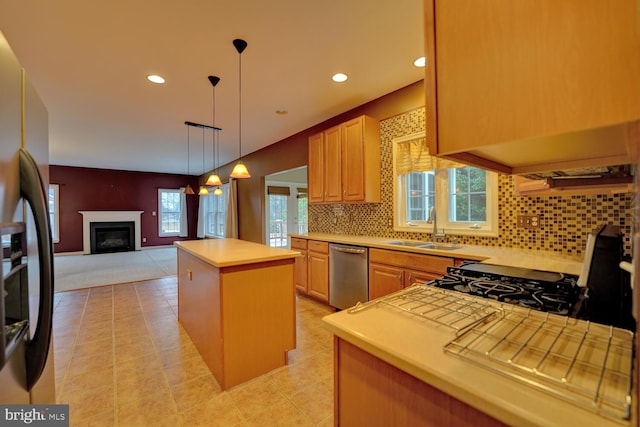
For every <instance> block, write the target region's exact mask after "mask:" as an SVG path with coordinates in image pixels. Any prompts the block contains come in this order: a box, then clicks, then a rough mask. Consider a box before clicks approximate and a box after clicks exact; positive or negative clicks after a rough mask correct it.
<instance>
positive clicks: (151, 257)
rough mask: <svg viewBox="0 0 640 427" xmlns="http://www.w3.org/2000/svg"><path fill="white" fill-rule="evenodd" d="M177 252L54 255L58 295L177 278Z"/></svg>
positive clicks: (155, 250) (146, 250)
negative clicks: (78, 290) (117, 284)
mask: <svg viewBox="0 0 640 427" xmlns="http://www.w3.org/2000/svg"><path fill="white" fill-rule="evenodd" d="M176 251H177V249H176V248H175V247H173V246H171V247H162V248H150V249H143V250H140V251H133V252H116V253H110V254H91V255H58V256H55V257H54V259H53V264H54V270H53V271H54V277H55V292H61V291H69V290H72V289H82V288H90V287H94V286H102V285H113V284H116V283H129V282H137V281H141V280H151V279H159V278H162V277H166V276H175V275H176V274H177V263H178V261H177V252H176Z"/></svg>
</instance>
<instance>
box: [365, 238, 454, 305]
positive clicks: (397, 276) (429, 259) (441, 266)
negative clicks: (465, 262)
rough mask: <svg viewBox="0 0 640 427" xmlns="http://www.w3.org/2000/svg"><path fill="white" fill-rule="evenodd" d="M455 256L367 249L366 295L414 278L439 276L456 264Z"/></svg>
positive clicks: (403, 284) (378, 293) (372, 295)
mask: <svg viewBox="0 0 640 427" xmlns="http://www.w3.org/2000/svg"><path fill="white" fill-rule="evenodd" d="M457 264H459V261H457V260H456V259H454V258H448V257H440V256H433V255H422V254H416V253H410V252H401V251H389V250H385V249H377V248H371V249H370V250H369V299H370V300H372V299H375V298H379V297H382V296H384V295H387V294H390V293H392V292H396V291H399V290H401V289H403V288H405V287H407V286H411V285H412V284H414V283H416V282H428V281H430V280H433V279H437V278H438V277H442V276H443V275H444V274H446V272H447V267H450V266H453V265H457Z"/></svg>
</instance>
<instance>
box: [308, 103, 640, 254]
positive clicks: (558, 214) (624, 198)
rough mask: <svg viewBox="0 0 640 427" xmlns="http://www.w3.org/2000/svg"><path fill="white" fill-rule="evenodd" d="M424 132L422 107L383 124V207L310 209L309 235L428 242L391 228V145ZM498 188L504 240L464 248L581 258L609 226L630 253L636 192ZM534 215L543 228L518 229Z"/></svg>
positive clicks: (506, 182) (468, 240)
mask: <svg viewBox="0 0 640 427" xmlns="http://www.w3.org/2000/svg"><path fill="white" fill-rule="evenodd" d="M424 130H425V111H424V108H419V109H416V110H413V111H409V112H407V113H405V114H401V115H398V116H395V117H391V118H389V119H386V120H383V121H381V122H380V144H381V157H382V165H383V168H382V171H381V174H382V176H381V181H382V184H381V185H382V188H381V191H382V194H381V203H375V204H374V203H367V204H335V205H309V231H310V232H320V233H344V234H350V235H362V236H379V237H388V238H394V239H417V240H427V239H429V238H430V234H429V233H410V232H395V231H394V230H393V225H392V224H393V200H392V183H393V179H392V153H391V141H392V140H393V139H394V138H398V137H401V136H404V135H410V134H414V133H417V132H421V131H424ZM498 186H499V198H498V205H499V232H500V235H499V236H498V237H474V236H457V237H458V239H459V242H460V243H461V244H467V245H484V246H500V247H506V248H518V249H532V250H542V251H552V252H558V253H560V254H563V255H569V256H576V257H580V256H581V255H582V254H583V252H584V248H585V245H586V240H587V234H588V233H589V232H590V231H592V230H593V229H594V228H596V227H597V226H598V225H600V224H605V223H608V224H614V225H619V226H620V227H621V228H622V230H623V233H624V236H625V253H626V254H628V255H630V254H631V240H630V236H631V231H632V227H633V219H632V214H633V193H620V194H609V193H603V194H593V195H553V196H516V195H515V194H514V183H513V177H511V176H507V175H500V176H499V181H498ZM532 214H535V215H538V216H539V217H540V228H539V229H524V228H517V227H516V219H517V216H518V215H532ZM450 237H451V236H448V238H450Z"/></svg>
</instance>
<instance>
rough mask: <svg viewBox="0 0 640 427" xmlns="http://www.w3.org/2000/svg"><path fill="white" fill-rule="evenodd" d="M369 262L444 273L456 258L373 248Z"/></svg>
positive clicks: (370, 251)
mask: <svg viewBox="0 0 640 427" xmlns="http://www.w3.org/2000/svg"><path fill="white" fill-rule="evenodd" d="M369 262H377V263H381V264H387V265H395V266H398V267H403V268H410V269H415V270H420V271H429V272H433V273H440V274H442V275H444V274H445V273H446V272H447V267H451V266H453V265H454V259H453V258H448V257H441V256H434V255H421V254H416V253H410V252H400V251H388V250H384V249H377V248H371V249H370V250H369Z"/></svg>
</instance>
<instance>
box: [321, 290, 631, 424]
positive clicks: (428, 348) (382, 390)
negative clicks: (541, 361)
mask: <svg viewBox="0 0 640 427" xmlns="http://www.w3.org/2000/svg"><path fill="white" fill-rule="evenodd" d="M418 289H421V291H420V292H422V290H424V291H425V292H430V293H439V294H441V296H442V295H444V297H442V298H449V299H450V300H451V301H453V303H452V304H457V303H459V301H460V300H461V299H465V298H468V299H469V301H470V302H471V303H473V304H477V305H482V309H483V310H484V309H486V310H488V311H487V312H491V313H494V311H493V310H497V311H496V312H499V311H500V309H501V306H500V305H499V304H498V303H495V302H493V301H488V300H486V299H482V298H476V297H472V296H468V297H464V296H460V294H459V293H455V295H454V293H453V292H451V291H446V290H438V289H434V288H432V287H430V286H420V285H417V286H414V287H412V288H409V289H405V290H404V291H402V292H398V293H396V294H392V295H389V296H387V297H385V298H381V299H378V300H374V301H373V302H370V303H368V304H366V305H364V307H365V308H364V309H363V308H362V306H361V307H359V308H358V309H356V310H355V312H353V310H344V311H341V312H339V313H335V314H331V315H329V316H326V317H325V318H324V319H323V320H324V322H325V326H326V327H327V328H328V329H329V330H330V331H331V332H332V333H333V334H334V355H335V356H334V370H335V385H334V390H335V391H334V393H335V399H334V400H335V412H334V419H335V420H336V425H371V426H376V425H377V426H384V425H396V426H412V425H434V426H435V425H437V426H456V427H458V426H502V425H514V426H540V427H541V426H545V427H548V426H558V427H560V426H581V427H587V426H594V427H595V426H598V427H602V426H621V425H623V426H632V425H635V422H636V420H635V417H636V414H635V409H634V408H635V402H632V401H631V398H630V397H629V399H628V400H626V399H624V397H625V396H626V395H627V391H628V390H627V386H628V389H629V390H630V389H631V387H630V382H631V381H632V380H631V366H630V365H631V360H632V356H631V353H632V350H631V348H632V344H631V342H632V341H633V338H632V337H629V335H628V334H627V335H626V337H625V340H626V341H625V343H626V344H625V346H626V347H625V348H626V349H627V351H626V352H625V351H620V352H619V353H620V354H610V356H611V360H610V361H609V362H607V364H609V365H615V367H616V369H621V371H624V372H625V375H620V376H617V377H616V378H615V382H618V383H622V384H621V388H622V389H623V393H622V397H623V398H622V399H619V400H621V401H622V405H621V406H622V409H620V408H617V407H616V408H615V409H616V411H618V410H620V412H616V416H614V417H610V416H606V417H605V416H603V415H602V414H603V411H602V410H600V408H598V410H596V409H594V408H591V407H590V405H589V404H587V405H586V406H582V405H577V404H575V403H574V402H569V401H568V400H567V399H573V398H576V397H578V396H576V395H575V393H574V392H573V391H572V390H571V389H570V388H569V387H567V388H564V387H563V385H562V384H560V393H559V394H557V395H554V394H552V393H549V392H548V391H543V390H542V389H540V388H538V387H536V386H534V385H532V383H531V382H527V381H521V380H518V379H515V378H513V377H510V376H507V375H504V373H502V374H501V373H499V372H498V371H500V370H501V369H502V370H504V371H505V372H509V371H508V368H505V365H504V364H503V365H498V366H497V369H490V367H491V365H490V364H489V365H487V366H481V365H480V364H478V363H474V361H471V360H468V359H465V358H464V357H461V356H460V355H459V354H455V353H451V352H448V351H445V347H447V348H449V349H451V348H452V347H451V346H450V345H449V344H450V343H451V342H453V341H457V340H459V341H463V342H464V340H463V339H462V338H459V337H465V336H468V335H469V334H467V333H466V332H465V331H469V330H472V331H473V333H474V334H475V330H476V329H481V328H480V326H477V325H480V324H484V323H486V324H487V325H490V326H486V328H496V329H499V328H500V327H499V326H494V325H497V324H499V323H498V322H504V321H505V320H504V319H505V318H506V317H505V318H502V317H500V316H495V317H493V315H491V316H492V317H487V319H489V320H487V321H483V322H480V323H473V322H475V321H472V322H471V323H470V324H471V326H465V328H463V330H462V331H456V330H454V329H452V328H451V327H450V326H449V325H446V324H444V323H442V322H440V323H438V322H436V321H434V320H433V319H435V318H438V319H442V318H444V317H443V316H441V315H440V312H439V311H434V313H435V315H434V316H432V318H431V319H428V318H426V317H428V316H422V313H428V312H431V311H432V307H433V306H431V307H427V308H424V307H425V305H424V304H423V303H424V302H425V301H427V297H426V296H425V295H420V298H419V299H418V301H419V302H420V305H419V307H420V314H421V315H419V316H417V315H416V314H415V313H416V311H415V310H413V312H412V309H411V306H410V303H408V302H407V301H408V300H410V299H411V298H410V296H409V294H410V293H412V292H418V291H417V290H418ZM393 298H396V299H397V301H396V302H397V303H398V304H397V305H393V304H389V301H391V300H392V299H393ZM382 300H384V302H381V301H382ZM442 300H443V299H441V298H440V296H439V297H438V298H436V299H435V301H437V305H438V307H444V305H441V303H440V301H442ZM463 305H464V306H466V303H465V304H463ZM417 307H418V306H417ZM511 307H514V308H508V309H506V310H513V311H514V313H515V314H518V313H519V312H522V313H527V312H528V310H525V309H524V308H520V307H515V306H511ZM350 311H351V312H350ZM460 312H461V311H456V314H458V313H460ZM474 312H475V310H474ZM484 314H485V313H484V312H483V313H482V316H484ZM527 316H528V314H527ZM539 316H540V317H541V318H543V319H548V318H549V317H552V318H553V317H554V316H555V315H550V316H548V317H545V316H546V315H545V314H540V315H539ZM555 319H556V320H557V321H559V322H562V321H563V320H562V319H566V318H565V317H562V316H555ZM546 321H547V320H545V322H546ZM567 321H568V322H569V323H570V325H573V326H572V327H571V328H573V327H575V328H574V329H576V328H577V329H584V328H585V326H588V324H587V322H585V321H583V320H576V319H571V320H567ZM527 322H528V320H527V321H526V322H525V324H526V323H527ZM571 328H570V329H571ZM589 328H590V329H591V330H594V331H595V330H596V329H598V328H599V327H598V326H597V325H595V324H592V325H590V327H589ZM602 328H604V330H602V331H600V330H598V331H597V333H598V334H600V335H602V336H603V337H606V335H607V330H606V327H602ZM550 329H553V328H551V327H549V328H547V327H543V328H539V329H538V330H541V333H542V334H545V333H547V332H546V331H547V330H550ZM492 330H495V329H492ZM509 330H511V326H509ZM530 331H531V330H528V331H527V334H528V335H527V336H530V334H531V332H530ZM508 333H510V332H508ZM549 333H550V332H549ZM457 334H458V335H457ZM631 335H632V334H631ZM473 336H475V335H472V338H473ZM475 339H476V340H477V338H475ZM467 342H468V341H467ZM476 342H479V341H476ZM558 342H560V341H558ZM487 348H488V347H487ZM619 355H621V357H620V359H617V357H618V356H619ZM538 356H540V354H537V355H536V357H538ZM558 360H559V359H556V360H554V362H555V363H558ZM605 360H606V357H605ZM508 364H509V363H508ZM508 364H507V365H508ZM625 366H626V368H625ZM623 368H625V369H626V371H625V370H624V369H623ZM606 377H607V375H605V378H606ZM525 378H526V377H525ZM569 380H570V381H569V383H570V382H571V380H572V379H571V378H569ZM625 382H626V383H625ZM580 397H584V396H580ZM627 402H629V403H631V405H630V407H626V403H627ZM587 403H588V402H587ZM608 409H611V408H608ZM627 409H628V410H629V418H630V419H626V420H625V419H623V418H625V417H624V413H625V410H627ZM620 413H622V416H619V415H620Z"/></svg>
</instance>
